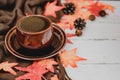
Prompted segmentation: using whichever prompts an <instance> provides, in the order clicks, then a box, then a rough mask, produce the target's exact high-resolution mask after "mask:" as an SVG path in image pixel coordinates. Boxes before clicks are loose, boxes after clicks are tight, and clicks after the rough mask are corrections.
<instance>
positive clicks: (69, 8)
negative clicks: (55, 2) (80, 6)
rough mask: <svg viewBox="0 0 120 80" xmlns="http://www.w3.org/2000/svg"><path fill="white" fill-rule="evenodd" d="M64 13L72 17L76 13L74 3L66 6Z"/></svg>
mask: <svg viewBox="0 0 120 80" xmlns="http://www.w3.org/2000/svg"><path fill="white" fill-rule="evenodd" d="M63 13H64V14H67V15H69V14H70V15H72V14H74V13H75V5H74V4H73V3H67V4H65V8H64V9H63Z"/></svg>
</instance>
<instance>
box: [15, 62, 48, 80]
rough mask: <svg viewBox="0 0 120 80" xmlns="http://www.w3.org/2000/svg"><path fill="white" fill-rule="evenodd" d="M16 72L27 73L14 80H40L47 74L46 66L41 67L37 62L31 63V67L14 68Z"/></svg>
mask: <svg viewBox="0 0 120 80" xmlns="http://www.w3.org/2000/svg"><path fill="white" fill-rule="evenodd" d="M15 68H16V69H17V70H20V71H24V72H28V73H26V74H24V75H22V76H19V77H17V78H15V80H26V79H30V80H42V77H43V74H45V73H47V72H48V70H47V69H46V66H41V65H39V63H38V62H37V61H35V62H33V64H32V65H30V66H28V67H26V68H24V67H15Z"/></svg>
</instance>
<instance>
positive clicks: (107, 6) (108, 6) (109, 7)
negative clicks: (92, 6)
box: [104, 4, 114, 12]
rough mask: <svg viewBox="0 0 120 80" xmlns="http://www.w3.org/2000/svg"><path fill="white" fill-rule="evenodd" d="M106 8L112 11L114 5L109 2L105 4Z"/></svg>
mask: <svg viewBox="0 0 120 80" xmlns="http://www.w3.org/2000/svg"><path fill="white" fill-rule="evenodd" d="M104 9H109V10H110V11H111V12H114V7H113V6H112V5H109V4H105V7H104Z"/></svg>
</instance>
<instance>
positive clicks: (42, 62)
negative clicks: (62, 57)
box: [38, 58, 58, 72]
mask: <svg viewBox="0 0 120 80" xmlns="http://www.w3.org/2000/svg"><path fill="white" fill-rule="evenodd" d="M38 64H39V65H41V66H46V69H47V70H49V71H51V72H54V68H53V65H57V64H58V63H57V62H56V61H55V60H54V59H52V58H51V59H44V60H40V61H38Z"/></svg>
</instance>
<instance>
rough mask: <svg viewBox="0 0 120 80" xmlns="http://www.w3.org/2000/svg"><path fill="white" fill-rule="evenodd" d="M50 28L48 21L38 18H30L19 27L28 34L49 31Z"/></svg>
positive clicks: (24, 20)
mask: <svg viewBox="0 0 120 80" xmlns="http://www.w3.org/2000/svg"><path fill="white" fill-rule="evenodd" d="M49 26H50V23H49V21H48V20H46V19H44V18H41V17H38V16H30V17H27V18H24V19H23V20H22V21H21V22H20V23H19V24H18V27H19V28H20V29H22V30H23V31H26V32H32V33H34V32H40V31H43V30H45V29H47V28H48V27H49Z"/></svg>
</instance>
